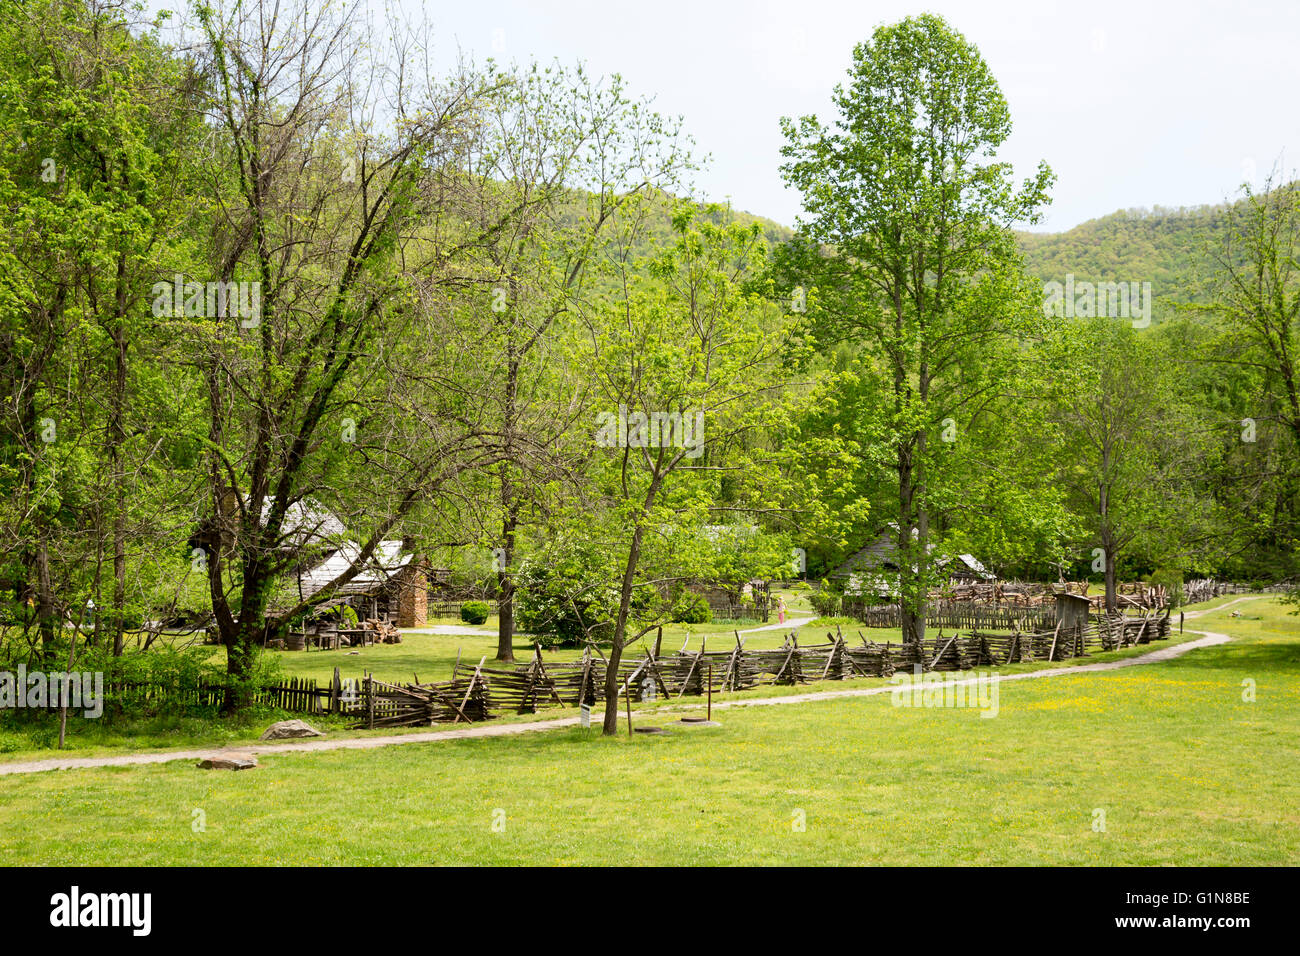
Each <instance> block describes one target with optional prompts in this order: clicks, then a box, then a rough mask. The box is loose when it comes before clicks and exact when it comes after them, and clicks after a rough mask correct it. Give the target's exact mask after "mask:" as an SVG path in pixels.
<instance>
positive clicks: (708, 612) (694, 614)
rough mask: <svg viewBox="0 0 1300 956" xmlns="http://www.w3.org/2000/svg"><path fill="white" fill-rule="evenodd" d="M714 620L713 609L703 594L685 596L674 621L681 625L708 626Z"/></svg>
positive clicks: (678, 606)
mask: <svg viewBox="0 0 1300 956" xmlns="http://www.w3.org/2000/svg"><path fill="white" fill-rule="evenodd" d="M712 620H713V609H712V608H710V607H709V602H708V600H707V599H706V598H705V597H704V595H702V594H683V595H682V597H681V600H680V601H679V602H678V604H677V608H676V612H675V613H674V614H673V621H674V622H678V623H681V624H708V623H709V622H710V621H712Z"/></svg>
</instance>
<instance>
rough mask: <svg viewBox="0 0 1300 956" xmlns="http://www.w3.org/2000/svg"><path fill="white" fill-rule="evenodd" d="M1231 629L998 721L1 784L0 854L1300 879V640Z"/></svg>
mask: <svg viewBox="0 0 1300 956" xmlns="http://www.w3.org/2000/svg"><path fill="white" fill-rule="evenodd" d="M1238 609H1239V610H1240V612H1241V614H1242V616H1241V617H1240V618H1232V617H1230V616H1229V613H1227V612H1219V613H1217V614H1214V615H1207V616H1206V617H1205V618H1202V619H1201V620H1199V621H1197V622H1196V623H1195V625H1194V626H1196V627H1197V628H1198V629H1210V630H1219V631H1229V632H1231V633H1232V634H1234V636H1235V638H1236V639H1235V640H1234V641H1233V642H1231V643H1229V644H1227V645H1222V646H1219V647H1212V648H1205V649H1200V650H1196V651H1193V652H1191V653H1189V654H1188V655H1186V656H1184V657H1181V658H1179V659H1177V660H1174V661H1168V662H1165V663H1160V664H1153V665H1143V666H1140V667H1134V668H1129V669H1124V670H1120V671H1115V672H1112V673H1104V674H1096V673H1094V674H1079V675H1078V676H1062V677H1055V678H1052V679H1050V680H1043V681H1037V680H1031V681H1011V682H1005V683H1003V684H1002V685H1001V687H1000V712H999V715H998V716H997V717H996V718H994V719H985V718H982V717H981V716H980V714H979V713H978V712H977V711H974V710H965V709H946V710H945V709H919V708H907V707H894V706H891V704H890V698H889V695H887V694H886V695H880V696H874V697H867V698H850V699H837V700H832V701H825V702H819V703H803V704H799V705H794V706H789V707H755V708H737V709H726V710H721V711H719V712H715V717H716V718H717V719H719V720H720V721H721V722H722V723H723V726H722V727H721V728H719V729H716V730H689V731H680V732H677V733H674V734H672V735H667V736H657V737H655V736H651V737H641V736H638V737H635V738H628V737H626V736H620V737H618V738H615V739H601V738H600V737H599V736H597V735H596V733H595V732H594V731H591V732H584V731H581V730H578V729H573V730H563V731H548V732H542V733H537V734H529V735H524V736H513V737H509V738H497V739H477V740H462V741H455V742H443V743H435V744H412V745H407V746H402V747H390V748H384V749H380V750H372V751H364V752H349V751H336V752H329V753H319V754H310V755H293V754H277V755H264V756H263V757H262V758H261V763H262V766H261V767H259V768H258V769H256V770H253V771H246V772H242V773H233V774H232V773H220V772H207V771H199V770H197V769H195V768H194V767H192V766H190V765H189V764H188V763H172V764H166V765H158V766H150V767H140V768H131V769H124V770H81V771H64V772H58V773H44V774H34V775H25V776H20V777H13V778H6V779H4V780H3V782H0V787H3V788H4V791H5V795H6V799H5V800H4V801H3V802H0V852H3V853H4V857H5V859H6V860H9V861H11V862H15V863H24V862H25V863H50V864H63V863H92V864H99V863H104V864H108V863H142V864H164V863H166V864H172V863H194V864H234V863H261V864H298V863H394V864H420V863H438V864H447V863H542V864H551V863H554V864H581V863H669V864H691V863H698V864H704V863H722V864H744V863H795V864H814V863H900V864H910V863H933V864H956V863H963V864H965V863H975V864H1034V863H1046V864H1102V865H1107V864H1124V865H1128V864H1132V865H1140V864H1201V863H1205V864H1267V865H1295V864H1296V863H1298V862H1300V813H1297V810H1296V808H1297V807H1298V806H1300V750H1298V749H1297V739H1298V738H1297V733H1298V732H1300V627H1298V626H1297V619H1296V618H1294V617H1290V616H1288V615H1286V613H1285V611H1284V610H1281V609H1280V608H1278V607H1277V605H1276V604H1275V602H1273V601H1257V602H1253V603H1251V604H1243V605H1239V606H1238ZM1189 637H1190V635H1189ZM422 676H423V675H422ZM1251 682H1253V685H1252V683H1251ZM1252 686H1253V691H1254V698H1255V699H1254V700H1253V701H1248V700H1245V699H1243V696H1244V692H1245V691H1247V690H1249V689H1251V688H1252ZM1246 696H1248V695H1246ZM695 703H697V704H698V701H697V702H695ZM667 719H669V718H668V715H663V720H662V721H661V720H660V719H659V718H655V720H656V722H657V723H662V722H666V721H667ZM195 810H202V811H203V817H204V819H205V820H206V830H205V832H201V833H196V832H194V830H193V829H192V823H193V822H194V820H195V818H196V816H195V813H194V811H195ZM498 811H499V812H498ZM1097 811H1104V819H1105V830H1104V831H1098V830H1096V829H1094V825H1095V823H1096V821H1098V820H1099V819H1100V817H1099V815H1098V813H1097ZM801 815H802V818H803V819H805V820H806V830H805V831H804V832H798V831H797V830H796V829H795V828H794V826H793V824H794V823H795V822H796V821H797V820H799V819H800V816H801ZM494 819H496V820H497V821H500V820H502V819H504V830H503V831H502V832H494V830H493V821H494Z"/></svg>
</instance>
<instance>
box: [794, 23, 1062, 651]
mask: <svg viewBox="0 0 1300 956" xmlns="http://www.w3.org/2000/svg"><path fill="white" fill-rule="evenodd" d="M834 104H835V109H836V112H837V118H836V120H835V122H834V123H833V124H832V125H829V126H827V125H824V124H823V123H821V122H820V121H819V120H818V119H817V118H816V117H814V116H806V117H803V118H802V119H800V120H798V121H794V120H785V121H784V122H783V129H784V132H785V136H786V139H787V143H786V146H785V147H784V148H783V154H784V155H785V157H786V162H785V164H784V165H783V166H782V172H783V174H784V176H785V178H786V181H787V182H789V183H790V184H791V185H793V186H796V187H797V188H798V189H799V190H800V191H801V192H802V194H803V202H804V210H805V214H806V215H805V218H803V219H802V220H801V221H800V224H799V229H798V233H797V237H796V243H797V245H796V248H795V250H794V251H793V252H792V254H791V256H790V259H789V266H790V270H791V271H792V272H793V273H794V274H795V275H796V276H797V277H799V278H801V279H802V280H803V281H804V282H806V283H807V284H810V285H813V286H815V287H816V293H817V295H816V302H817V309H816V311H815V312H814V313H813V315H814V317H815V318H816V320H817V322H818V326H817V327H818V329H819V331H820V333H821V335H822V336H823V337H824V338H839V339H843V340H847V341H849V342H851V343H853V344H854V345H855V346H857V347H859V348H860V349H861V350H862V351H863V353H864V354H865V356H867V361H868V362H869V364H870V365H871V366H872V367H873V368H874V369H875V370H876V371H877V372H878V373H879V374H881V375H883V376H885V378H886V380H887V381H888V383H889V385H888V387H889V389H890V396H891V398H890V402H891V405H890V408H889V415H888V421H887V423H886V428H887V432H888V435H889V443H890V445H891V446H892V450H893V455H892V458H893V460H892V470H893V474H894V477H895V480H896V491H897V496H896V499H895V501H894V505H893V508H892V509H891V510H892V512H893V515H894V516H896V520H897V525H898V528H899V529H900V530H899V543H900V546H901V554H902V558H901V560H900V565H901V566H902V567H903V568H904V569H909V568H910V571H908V570H905V571H904V573H903V575H902V581H901V593H902V600H903V608H904V612H903V620H904V636H905V638H906V639H908V640H918V639H920V638H921V637H922V636H923V635H924V626H925V595H926V591H927V589H928V587H929V586H930V585H931V584H932V583H933V577H932V574H931V573H930V571H931V566H932V560H931V554H930V543H931V527H930V525H931V513H932V510H933V507H934V500H935V495H936V490H937V489H936V488H935V487H934V486H933V484H932V483H933V480H934V478H935V477H936V475H935V466H934V458H935V455H936V454H937V453H938V449H937V448H936V440H937V439H938V438H939V437H940V436H939V432H940V431H941V429H943V428H944V427H946V426H945V420H946V419H950V420H951V421H952V424H954V425H960V424H961V423H960V421H959V419H960V418H961V417H962V416H963V415H964V414H965V412H966V411H968V410H970V409H971V408H972V407H973V406H974V404H975V403H978V402H979V401H980V396H983V395H987V394H988V393H989V392H990V390H993V389H996V388H998V387H999V383H998V380H997V377H996V375H995V374H993V372H994V370H995V369H996V368H997V366H998V365H1000V364H1001V363H1000V361H998V360H997V355H998V352H999V350H1000V349H1002V348H1003V347H1004V346H1005V344H1006V340H1007V339H1008V338H1009V337H1012V336H1015V335H1017V334H1022V333H1024V332H1025V331H1026V330H1027V329H1028V328H1029V327H1030V325H1031V323H1032V322H1033V321H1034V319H1035V317H1041V312H1039V311H1038V310H1037V308H1036V305H1037V303H1036V302H1035V301H1034V297H1033V295H1032V294H1031V292H1032V290H1031V289H1029V288H1028V287H1027V286H1026V285H1025V283H1024V282H1023V281H1022V279H1021V278H1020V273H1019V270H1018V257H1017V253H1016V249H1015V244H1014V238H1013V235H1012V233H1011V226H1012V224H1014V223H1017V222H1032V221H1034V220H1035V218H1036V215H1037V210H1038V209H1039V208H1040V207H1041V206H1042V205H1043V204H1044V202H1045V201H1046V190H1047V187H1048V185H1049V184H1050V182H1051V179H1052V177H1051V173H1050V172H1049V171H1048V169H1047V168H1046V166H1040V167H1039V170H1038V172H1037V174H1036V176H1035V177H1034V178H1033V179H1031V180H1029V181H1028V182H1026V183H1024V184H1023V186H1022V187H1021V188H1019V189H1017V188H1015V187H1014V185H1013V184H1012V182H1011V170H1010V168H1009V165H1008V164H1006V163H999V162H996V161H994V160H993V157H994V154H995V152H996V150H997V148H998V147H999V146H1000V145H1001V144H1002V143H1003V142H1004V141H1005V139H1006V137H1007V135H1008V134H1009V133H1010V130H1011V119H1010V115H1009V112H1008V109H1007V105H1006V102H1005V100H1004V99H1003V97H1002V94H1001V92H1000V91H999V89H998V85H997V82H996V81H995V80H994V78H993V76H992V74H991V73H990V72H989V69H988V66H987V64H985V62H984V61H983V59H982V58H981V57H980V55H979V52H978V51H977V50H976V49H975V47H974V46H973V45H971V44H970V43H969V42H968V41H966V39H965V38H964V37H962V36H961V35H960V34H959V33H957V32H956V31H954V30H953V29H952V28H951V27H950V26H949V25H948V24H947V23H946V22H945V21H944V20H942V19H941V18H939V17H935V16H931V15H925V16H921V17H916V18H908V19H906V20H903V21H902V22H900V23H897V24H894V25H892V26H884V27H881V28H879V29H878V30H877V31H876V32H875V34H874V35H873V36H872V38H871V39H870V40H869V41H867V42H865V43H862V44H859V45H858V46H857V47H856V48H855V50H854V54H853V66H852V67H851V69H850V71H849V79H848V82H847V83H846V84H844V85H842V86H839V87H837V88H836V92H835V100H834Z"/></svg>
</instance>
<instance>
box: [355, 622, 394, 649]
mask: <svg viewBox="0 0 1300 956" xmlns="http://www.w3.org/2000/svg"><path fill="white" fill-rule="evenodd" d="M361 626H362V627H364V628H365V629H366V630H367V631H374V632H375V633H374V635H373V636H372V637H371V638H370V643H372V644H400V643H402V632H401V631H399V630H398V629H397V628H396V627H394V626H393V625H392V624H389V623H388V622H387V621H381V620H379V619H378V618H374V617H368V618H366V619H365V621H363V622H362V624H361Z"/></svg>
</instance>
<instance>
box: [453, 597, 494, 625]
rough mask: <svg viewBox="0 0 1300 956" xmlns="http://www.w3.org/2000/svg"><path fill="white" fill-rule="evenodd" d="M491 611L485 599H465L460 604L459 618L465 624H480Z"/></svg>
mask: <svg viewBox="0 0 1300 956" xmlns="http://www.w3.org/2000/svg"><path fill="white" fill-rule="evenodd" d="M491 612H492V608H491V606H490V605H489V604H488V603H487V602H486V601H466V602H465V603H464V604H462V605H461V606H460V619H461V620H462V621H464V622H465V623H466V624H482V623H483V622H484V621H486V620H487V619H488V615H489V614H490V613H491Z"/></svg>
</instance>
